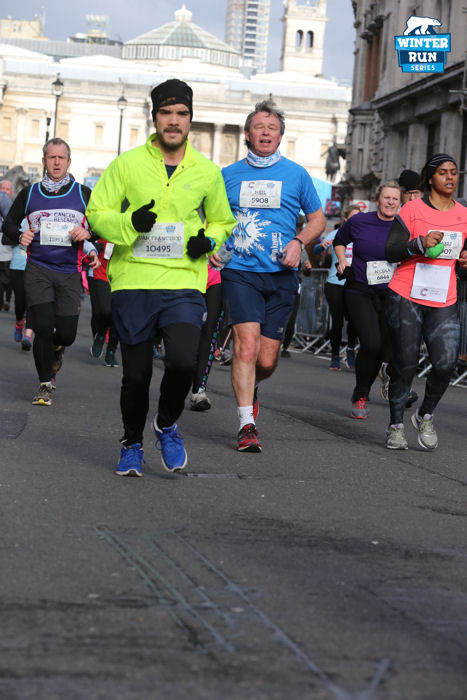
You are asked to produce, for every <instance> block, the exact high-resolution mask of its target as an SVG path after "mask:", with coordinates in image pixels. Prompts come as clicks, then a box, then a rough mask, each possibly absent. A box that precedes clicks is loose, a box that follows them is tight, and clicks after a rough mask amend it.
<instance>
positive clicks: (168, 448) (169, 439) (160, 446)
mask: <svg viewBox="0 0 467 700" xmlns="http://www.w3.org/2000/svg"><path fill="white" fill-rule="evenodd" d="M152 427H153V429H154V432H155V434H156V436H157V440H156V450H160V453H161V460H162V466H163V467H164V469H165V470H166V471H168V472H179V471H180V470H181V469H183V468H184V467H185V465H186V463H187V460H188V458H187V454H186V450H185V448H184V447H183V438H182V436H181V435H180V433H179V432H178V428H177V424H176V423H174V424H173V425H171V426H170V427H169V428H162V430H161V429H160V428H158V427H157V416H156V417H155V418H154V420H153V422H152Z"/></svg>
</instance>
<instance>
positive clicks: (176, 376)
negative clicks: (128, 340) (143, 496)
mask: <svg viewBox="0 0 467 700" xmlns="http://www.w3.org/2000/svg"><path fill="white" fill-rule="evenodd" d="M160 330H161V334H162V338H163V341H164V350H165V355H164V365H165V370H164V375H163V377H162V381H161V386H160V396H159V407H158V417H157V424H158V426H159V428H168V427H169V426H171V425H173V424H174V423H175V422H176V421H177V419H178V418H179V416H180V415H181V414H182V412H183V409H184V407H185V398H186V395H187V394H188V392H189V390H190V387H191V383H192V381H193V372H194V369H195V365H196V357H197V354H198V347H199V338H200V333H201V331H200V329H199V328H197V327H196V326H192V325H191V324H189V323H172V324H171V325H169V326H166V327H165V328H161V329H160ZM153 347H154V340H153V339H151V340H149V341H146V342H144V343H138V344H137V345H126V344H125V343H120V348H121V353H122V365H123V377H122V389H121V393H120V409H121V412H122V419H123V429H124V434H123V438H122V440H121V442H122V443H123V444H124V445H126V446H128V445H133V444H135V443H137V442H139V443H140V444H143V431H144V425H145V423H146V418H147V415H148V411H149V386H150V383H151V377H152V367H153Z"/></svg>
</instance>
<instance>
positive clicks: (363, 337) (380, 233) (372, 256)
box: [334, 180, 401, 419]
mask: <svg viewBox="0 0 467 700" xmlns="http://www.w3.org/2000/svg"><path fill="white" fill-rule="evenodd" d="M375 200H376V211H372V212H368V213H367V214H355V216H352V218H350V219H348V220H347V221H346V222H345V224H344V225H343V226H341V228H340V229H339V231H338V233H337V235H336V237H335V238H334V249H335V251H336V255H337V259H338V261H339V262H338V266H337V271H338V273H339V274H341V275H343V276H344V277H345V278H346V283H345V301H346V305H347V311H348V314H349V317H350V319H351V321H352V325H353V326H354V328H355V330H356V332H357V336H358V338H359V340H360V349H359V352H358V355H357V359H356V363H355V377H356V382H357V383H356V385H355V389H354V391H353V395H352V410H351V413H350V416H351V418H360V419H364V418H368V414H369V411H368V409H367V401H368V397H369V394H370V389H371V386H372V384H373V382H374V381H375V379H376V377H377V375H378V371H379V368H380V366H381V363H382V362H383V361H384V360H386V361H387V359H388V358H385V357H384V354H385V352H387V351H388V349H389V348H390V340H389V332H388V327H387V323H386V317H385V314H384V300H385V296H386V293H387V286H388V284H389V282H390V280H391V277H392V274H393V272H394V265H392V264H390V263H388V262H387V261H386V259H385V258H386V254H385V248H386V239H387V237H388V234H389V229H390V228H391V224H392V222H393V220H394V217H395V216H396V214H397V212H398V210H399V207H400V202H401V191H400V187H399V185H398V183H397V182H396V181H395V180H390V181H389V182H385V183H384V184H382V185H380V186H379V187H378V189H377V190H376V195H375ZM349 243H353V257H352V264H351V265H349V263H348V261H347V259H346V257H345V248H346V246H347V245H348V244H349ZM346 268H347V269H346Z"/></svg>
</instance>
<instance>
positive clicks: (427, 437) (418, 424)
mask: <svg viewBox="0 0 467 700" xmlns="http://www.w3.org/2000/svg"><path fill="white" fill-rule="evenodd" d="M412 424H413V427H414V428H415V430H417V431H418V444H419V445H420V446H421V447H423V448H424V449H425V450H434V449H436V448H437V447H438V435H437V434H436V430H435V429H434V427H433V415H432V414H430V413H425V415H424V416H423V417H422V416H421V415H420V413H419V411H418V408H417V410H416V411H415V413H414V414H413V416H412Z"/></svg>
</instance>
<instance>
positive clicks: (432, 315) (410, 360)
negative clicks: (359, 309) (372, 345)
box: [386, 292, 460, 424]
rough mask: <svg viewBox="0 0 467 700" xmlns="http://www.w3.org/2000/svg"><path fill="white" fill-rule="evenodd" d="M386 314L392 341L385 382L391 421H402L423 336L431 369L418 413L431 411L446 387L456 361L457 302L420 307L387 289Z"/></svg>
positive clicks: (457, 345) (458, 334)
mask: <svg viewBox="0 0 467 700" xmlns="http://www.w3.org/2000/svg"><path fill="white" fill-rule="evenodd" d="M386 315H387V320H388V324H389V329H390V334H391V340H392V344H393V358H394V359H393V362H392V369H393V371H392V372H391V375H390V381H389V405H390V409H391V424H396V423H402V422H403V420H404V408H405V402H406V400H407V396H408V394H409V391H410V387H411V386H412V381H413V379H414V377H415V373H416V371H417V366H418V363H419V360H420V345H421V342H422V338H423V339H424V341H425V343H426V346H427V349H428V354H429V357H430V362H431V364H432V368H431V370H430V373H429V374H428V377H427V380H426V385H425V396H424V399H423V401H422V405H421V406H420V408H419V412H420V415H425V413H429V414H431V413H433V411H434V409H435V408H436V406H437V405H438V403H439V401H440V399H441V397H442V396H443V394H444V392H445V391H446V389H447V388H448V386H449V382H450V380H451V377H452V374H453V372H454V369H455V367H456V363H457V354H458V351H459V341H460V323H459V315H458V310H457V304H452V305H451V306H439V307H433V306H424V305H422V304H417V303H416V302H414V301H411V300H410V299H404V298H403V297H401V296H399V294H395V293H394V292H389V294H388V297H387V300H386Z"/></svg>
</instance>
